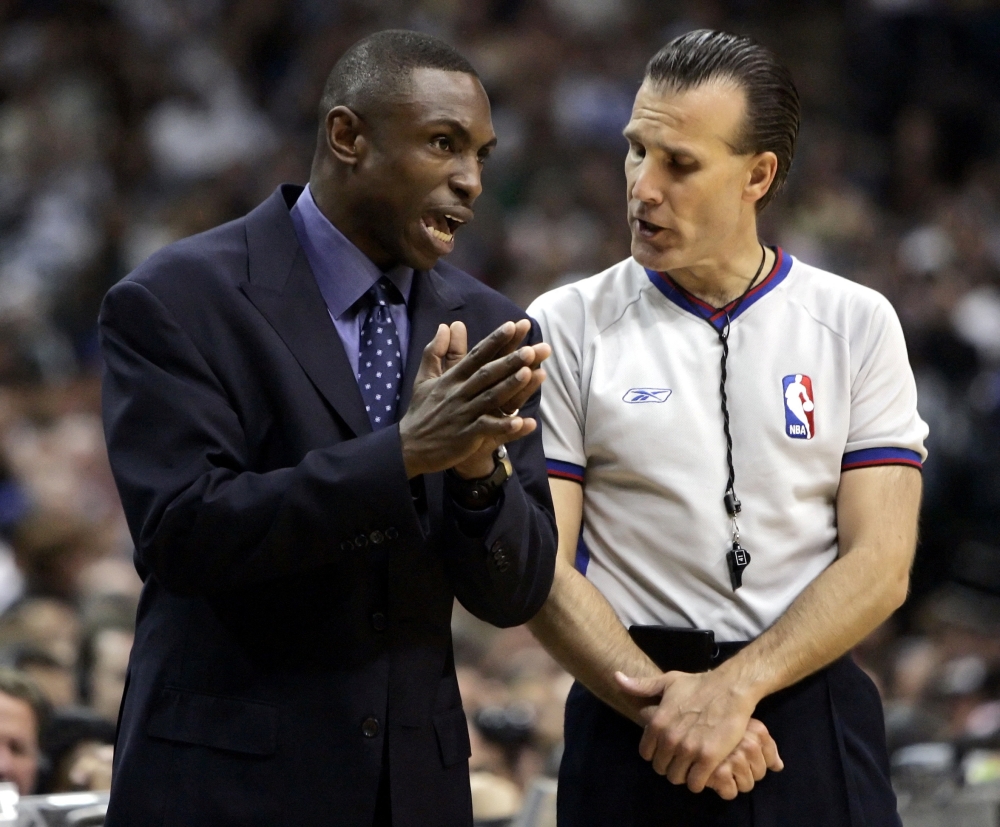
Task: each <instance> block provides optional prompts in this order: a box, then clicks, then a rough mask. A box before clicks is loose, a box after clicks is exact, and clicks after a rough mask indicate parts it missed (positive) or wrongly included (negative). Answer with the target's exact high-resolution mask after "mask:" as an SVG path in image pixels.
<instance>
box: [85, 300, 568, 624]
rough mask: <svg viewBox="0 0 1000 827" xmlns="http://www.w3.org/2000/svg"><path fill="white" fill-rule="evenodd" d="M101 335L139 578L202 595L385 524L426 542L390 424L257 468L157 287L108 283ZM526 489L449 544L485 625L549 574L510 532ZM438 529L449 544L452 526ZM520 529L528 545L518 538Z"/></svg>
mask: <svg viewBox="0 0 1000 827" xmlns="http://www.w3.org/2000/svg"><path fill="white" fill-rule="evenodd" d="M100 335H101V348H102V353H103V356H104V361H105V376H104V385H103V403H104V422H105V435H106V438H107V443H108V450H109V455H110V458H111V463H112V468H113V470H114V473H115V478H116V482H117V484H118V488H119V492H120V494H121V498H122V503H123V506H124V509H125V513H126V515H127V517H128V520H129V525H130V529H131V532H132V536H133V539H134V541H135V546H136V558H137V563H138V566H139V568H140V573H142V574H143V575H144V576H145V574H146V573H148V572H152V573H154V574H155V575H156V577H157V578H158V579H159V580H160V581H161V582H162V583H163V584H164V585H165V586H167V587H168V588H170V589H171V590H173V591H175V592H177V593H180V594H209V593H212V592H218V591H223V590H228V589H234V588H241V587H244V586H248V585H252V584H255V583H260V582H262V581H266V580H270V579H274V578H280V577H283V576H288V575H294V574H298V573H301V572H303V571H308V570H310V569H313V568H316V567H319V566H323V565H326V564H328V563H331V562H334V561H335V560H336V558H337V557H338V556H341V555H356V554H361V553H363V552H362V549H361V548H360V546H359V544H358V543H357V542H356V540H357V539H358V538H360V537H366V536H370V535H371V533H372V532H373V531H382V532H385V531H386V530H389V529H391V533H392V534H393V535H396V536H398V538H399V539H398V542H399V543H401V544H406V543H411V544H412V543H424V542H426V541H427V539H428V537H427V534H426V530H425V523H424V521H422V520H421V518H420V515H419V514H418V512H417V509H416V507H415V505H414V501H413V497H412V495H411V488H410V485H409V481H408V480H407V478H406V472H405V468H404V465H403V459H402V450H401V447H400V442H399V431H398V428H396V427H391V428H385V429H383V430H381V431H378V432H375V433H371V434H365V435H362V436H359V437H357V438H354V439H349V440H346V441H343V442H339V443H337V444H333V445H330V446H328V447H322V448H317V449H315V450H312V451H309V452H308V453H307V454H306V455H305V456H304V457H303V458H302V460H301V461H300V462H299V463H298V464H297V465H295V466H294V467H286V468H278V469H275V470H267V471H254V470H252V468H253V462H252V450H251V446H249V445H248V444H247V440H246V437H245V434H244V430H243V428H242V426H241V422H240V418H239V416H238V414H237V412H236V410H235V408H234V406H233V405H232V404H231V402H230V400H229V399H228V397H227V393H226V389H225V385H224V383H223V382H222V381H220V378H219V377H218V376H217V375H216V373H215V372H214V371H213V369H212V367H211V365H210V364H209V361H208V360H207V359H206V358H205V356H204V354H203V353H202V352H201V351H200V350H199V347H198V346H196V345H195V342H194V341H193V339H192V337H191V335H189V333H188V332H187V331H186V330H185V329H184V327H183V325H181V324H180V323H179V322H178V320H177V319H175V318H174V317H173V316H172V314H171V313H170V311H169V309H168V308H167V307H166V306H165V305H164V303H163V302H161V301H160V299H159V298H158V297H157V296H156V295H154V293H153V292H151V291H150V290H149V289H147V287H146V286H144V285H143V284H140V283H137V282H134V281H128V280H126V281H123V282H121V283H120V284H119V285H116V286H115V287H114V288H112V290H111V291H110V292H109V293H108V296H107V297H106V299H105V302H104V305H103V307H102V312H101V318H100ZM523 496H524V495H523V494H522V493H520V492H519V493H517V494H514V495H513V496H511V497H510V499H511V502H510V504H509V505H507V504H506V503H505V505H504V508H503V509H502V513H501V517H500V518H498V520H497V526H495V528H494V531H493V532H491V533H490V535H488V537H487V538H486V540H485V541H484V540H483V539H479V540H472V539H471V538H464V541H460V542H459V543H456V548H454V549H452V548H445V549H444V551H443V553H444V554H446V555H457V556H460V557H462V562H461V563H458V564H456V565H455V566H454V567H453V569H452V570H453V572H454V583H453V585H454V587H455V590H456V593H464V594H463V602H465V603H466V605H468V606H469V607H470V608H471V609H472V610H473V611H475V612H476V613H477V614H479V615H480V616H483V617H485V618H487V619H490V620H492V621H493V622H502V623H517V622H523V620H524V619H527V617H530V616H531V615H532V614H533V613H534V611H536V610H537V608H538V606H539V605H540V604H541V602H542V601H544V599H545V595H546V594H547V591H548V586H549V583H550V581H551V570H550V571H549V573H548V576H547V577H546V575H545V566H546V565H547V556H546V554H545V553H540V550H539V545H538V544H537V542H535V541H536V539H537V537H536V535H537V533H538V532H537V531H536V532H531V531H529V532H528V535H525V533H524V531H521V532H519V536H515V534H518V532H512V530H511V528H509V527H508V523H509V522H510V519H511V518H513V519H520V518H522V517H527V522H532V516H531V515H526V514H525V510H526V509H527V510H529V511H531V512H532V514H533V513H534V512H535V511H537V510H538V507H537V505H535V506H532V505H529V504H528V503H527V502H526V501H525V500H524V499H523ZM549 508H551V506H549ZM508 515H509V516H508ZM538 519H542V520H544V519H545V515H544V514H543V515H542V516H541V517H540V518H539V517H538V516H535V517H534V521H535V522H537V520H538ZM497 529H499V530H500V532H501V533H502V534H503V535H504V536H505V537H508V538H510V539H511V540H513V545H512V551H511V554H512V557H513V559H512V560H511V564H510V565H509V566H507V567H504V566H500V568H505V569H506V570H505V571H503V572H500V571H499V570H498V569H497V568H496V567H495V566H494V567H490V565H489V564H488V562H487V560H494V562H496V560H495V557H489V556H488V555H487V549H486V548H485V545H484V542H489V541H492V542H495V540H492V537H493V535H494V534H495V533H496V530H497ZM445 533H446V535H447V536H446V540H445V543H444V544H443V545H444V546H446V547H447V546H448V545H449V543H450V542H451V540H452V538H453V537H454V535H455V532H454V531H451V532H449V531H448V530H447V529H446V530H445ZM497 536H499V535H497ZM526 537H527V540H528V542H529V543H530V544H531V545H532V548H526V547H523V546H522V545H521V544H522V543H523V542H524V540H525V539H526ZM553 537H554V532H553ZM551 545H552V547H553V550H554V539H553V540H552V543H551ZM458 546H461V548H459V547H458ZM544 550H547V549H544ZM553 554H554V551H553ZM469 556H471V557H472V558H474V559H475V562H474V563H470V562H469V560H468V559H466V558H467V557H469ZM553 563H554V557H553ZM512 571H513V573H514V574H515V575H516V576H515V577H512V576H510V575H511V572H512ZM522 578H526V580H529V581H533V582H530V583H529V582H524V581H523V580H522Z"/></svg>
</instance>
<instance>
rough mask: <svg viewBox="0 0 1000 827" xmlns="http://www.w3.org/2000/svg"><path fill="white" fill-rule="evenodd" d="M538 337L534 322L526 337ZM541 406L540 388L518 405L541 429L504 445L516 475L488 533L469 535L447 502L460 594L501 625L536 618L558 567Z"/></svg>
mask: <svg viewBox="0 0 1000 827" xmlns="http://www.w3.org/2000/svg"><path fill="white" fill-rule="evenodd" d="M541 340H542V337H541V332H540V330H539V328H538V325H537V324H536V323H535V322H532V328H531V333H530V335H529V337H528V341H529V342H530V343H531V344H537V343H538V342H540V341H541ZM540 403H541V392H540V391H539V392H537V393H535V394H534V395H533V396H532V397H531V399H530V400H529V401H528V402H527V404H525V405H524V406H523V407H522V408H521V416H525V417H532V418H534V419H535V420H536V421H537V422H538V423H539V427H538V428H537V429H536V430H535V431H534V433H532V434H531V435H530V436H527V437H524V438H523V439H519V440H517V441H516V442H512V443H510V444H509V445H508V446H507V448H508V451H509V452H510V458H511V465H512V466H513V468H514V473H513V475H512V476H511V478H510V479H509V480H508V481H507V482H506V483H505V484H504V488H503V493H502V499H501V501H500V507H499V509H498V511H497V515H496V518H495V519H494V520H493V523H492V525H490V526H489V527H488V528H487V530H486V532H485V536H484V537H482V538H473V537H469V536H468V535H467V534H466V533H465V532H466V530H467V527H466V526H467V523H468V520H463V519H462V517H465V516H467V514H468V512H466V514H460V513H458V512H459V508H458V506H456V505H455V504H454V503H453V502H451V500H450V499H449V498H446V499H445V509H446V520H445V531H446V534H445V543H444V548H445V549H446V550H447V553H448V563H449V566H450V569H451V571H452V572H453V577H452V581H453V586H454V589H455V594H456V595H457V596H458V599H459V600H460V601H461V602H462V605H463V606H465V607H466V608H467V609H468V610H469V611H470V612H472V613H473V614H475V615H477V616H478V617H480V619H482V620H486V621H488V622H490V623H493V624H494V625H496V626H510V625H516V624H518V623H523V622H525V621H526V620H529V619H530V618H531V617H533V616H534V614H535V612H537V611H538V610H539V609H540V608H541V606H542V603H544V602H545V598H546V597H547V596H548V593H549V589H550V588H551V585H552V574H553V572H554V570H555V549H556V530H555V516H554V512H553V508H552V497H551V495H550V493H549V484H548V477H547V474H546V470H545V458H544V455H543V453H542V431H541V420H540V417H539V406H540ZM484 550H485V566H484V565H483V560H484V558H483V552H484ZM510 605H516V606H521V605H523V606H525V607H526V610H527V611H526V613H521V614H519V615H517V616H514V615H511V614H509V612H508V611H507V608H506V607H507V606H510ZM525 614H526V616H525Z"/></svg>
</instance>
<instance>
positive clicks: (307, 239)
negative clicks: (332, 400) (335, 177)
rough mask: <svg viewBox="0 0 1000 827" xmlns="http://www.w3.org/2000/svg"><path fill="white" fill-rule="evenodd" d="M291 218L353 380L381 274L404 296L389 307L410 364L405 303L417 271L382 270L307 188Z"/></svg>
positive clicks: (293, 208) (292, 210) (404, 268)
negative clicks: (325, 212) (336, 224)
mask: <svg viewBox="0 0 1000 827" xmlns="http://www.w3.org/2000/svg"><path fill="white" fill-rule="evenodd" d="M291 217H292V224H293V225H294V227H295V234H296V235H297V236H298V238H299V244H301V245H302V249H303V250H304V251H305V254H306V259H307V260H308V261H309V266H310V267H311V268H312V271H313V275H314V276H316V282H317V284H318V285H319V292H320V293H322V294H323V301H325V302H326V309H327V312H328V313H329V314H330V318H331V319H332V320H333V324H334V327H336V328H337V333H338V334H339V335H340V341H342V342H343V343H344V350H345V351H346V352H347V358H348V360H349V361H350V363H351V370H353V371H354V376H355V377H357V375H358V351H359V349H360V344H361V326H362V325H363V324H364V321H365V316H366V315H367V313H368V303H367V302H366V301H365V294H366V293H367V292H368V291H369V290H370V289H371V288H372V285H374V284H375V282H377V281H378V280H379V279H380V278H381V277H382V276H383V275H384V276H385V277H386V278H387V279H389V281H391V282H392V283H393V284H394V285H396V287H397V289H398V290H399V292H400V295H402V297H403V301H402V302H399V303H396V302H390V304H389V312H390V313H391V314H392V320H393V321H394V322H395V323H396V330H397V332H398V333H399V344H400V351H401V353H402V355H403V365H406V352H407V350H408V348H409V344H410V317H409V315H408V314H407V311H406V302H407V301H409V299H410V288H411V287H412V286H413V269H412V268H410V267H404V266H400V267H394V268H393V269H392V270H389V271H388V272H386V273H383V272H382V271H381V270H379V268H378V267H376V266H375V264H374V262H372V260H371V259H370V258H368V256H366V255H365V254H364V253H362V252H361V251H360V250H359V249H358V248H357V247H355V246H354V245H353V244H352V243H351V242H350V241H348V240H347V237H346V236H345V235H344V234H343V233H342V232H340V230H338V229H337V228H336V227H334V226H333V224H331V223H330V221H329V219H328V218H327V217H326V216H325V215H323V213H321V212H320V210H319V207H317V206H316V202H315V201H314V200H313V197H312V193H311V192H310V191H309V185H308V184H306V188H305V189H304V190H302V194H301V195H300V196H299V198H298V200H297V201H296V202H295V206H293V207H292V209H291Z"/></svg>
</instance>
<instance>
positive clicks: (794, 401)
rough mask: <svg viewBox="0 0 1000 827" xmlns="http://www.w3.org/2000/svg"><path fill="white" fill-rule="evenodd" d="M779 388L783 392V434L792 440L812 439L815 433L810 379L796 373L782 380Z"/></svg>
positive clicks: (814, 405) (813, 403) (813, 404)
mask: <svg viewBox="0 0 1000 827" xmlns="http://www.w3.org/2000/svg"><path fill="white" fill-rule="evenodd" d="M781 386H782V388H783V389H784V392H785V433H786V434H788V436H790V437H791V438H792V439H812V438H813V436H814V435H815V433H816V429H815V427H814V425H813V410H814V409H815V407H816V402H815V400H814V399H813V383H812V379H810V378H809V377H808V376H806V375H805V374H804V373H796V374H793V375H792V376H786V377H785V378H784V379H782V380H781Z"/></svg>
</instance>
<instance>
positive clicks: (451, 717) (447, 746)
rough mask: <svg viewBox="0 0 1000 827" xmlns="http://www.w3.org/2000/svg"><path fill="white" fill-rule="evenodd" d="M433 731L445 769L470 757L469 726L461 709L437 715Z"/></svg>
mask: <svg viewBox="0 0 1000 827" xmlns="http://www.w3.org/2000/svg"><path fill="white" fill-rule="evenodd" d="M434 729H435V731H436V732H437V739H438V746H439V747H440V748H441V762H442V763H443V764H444V765H445V766H446V767H450V766H452V765H454V764H457V763H459V762H460V761H465V760H466V759H467V758H468V757H469V756H470V755H472V744H471V743H470V742H469V724H468V722H467V721H466V720H465V710H464V709H462V707H458V708H457V709H449V710H448V711H447V712H439V713H437V714H436V715H435V716H434Z"/></svg>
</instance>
